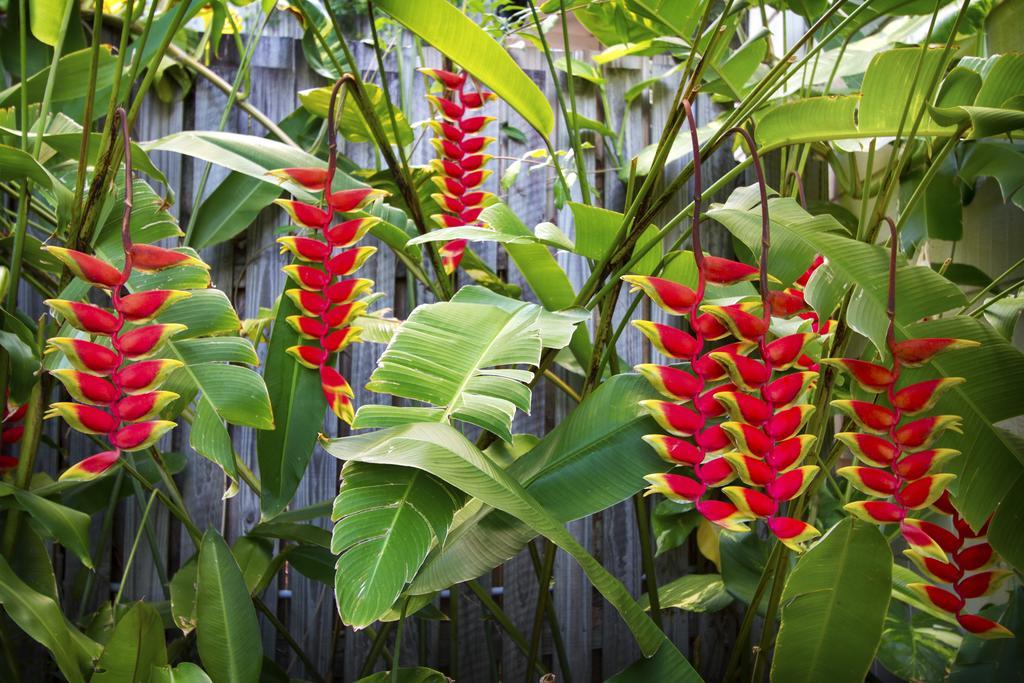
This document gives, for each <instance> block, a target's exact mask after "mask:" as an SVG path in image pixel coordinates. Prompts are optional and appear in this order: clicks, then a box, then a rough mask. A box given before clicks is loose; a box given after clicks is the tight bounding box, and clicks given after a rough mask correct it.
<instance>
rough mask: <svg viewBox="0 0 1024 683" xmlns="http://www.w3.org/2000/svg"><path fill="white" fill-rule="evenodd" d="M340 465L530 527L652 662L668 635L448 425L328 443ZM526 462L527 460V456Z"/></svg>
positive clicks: (510, 479) (558, 524) (524, 493)
mask: <svg viewBox="0 0 1024 683" xmlns="http://www.w3.org/2000/svg"><path fill="white" fill-rule="evenodd" d="M325 448H326V449H327V451H328V452H329V453H331V455H333V456H335V457H337V458H340V459H342V460H354V461H357V462H368V463H380V464H389V465H401V466H404V467H415V468H417V469H422V470H425V471H427V472H429V473H430V474H432V475H434V476H436V477H438V478H440V479H442V480H444V481H446V482H448V483H449V484H451V485H453V486H455V487H456V488H458V489H460V490H462V491H464V492H465V493H467V494H469V495H471V496H473V497H475V498H478V499H479V500H480V501H481V502H483V503H484V504H486V505H490V506H492V507H495V508H497V509H499V510H502V511H503V512H506V513H508V514H510V515H513V516H514V517H517V518H519V519H520V520H522V521H523V522H525V523H526V524H527V525H529V526H530V527H531V528H532V529H533V530H534V531H535V532H537V533H540V534H543V535H544V536H546V537H547V538H549V539H550V540H551V541H552V542H553V543H555V544H556V545H558V546H559V547H560V548H562V549H563V550H565V551H566V552H567V553H569V554H570V555H571V556H572V557H573V558H574V559H575V560H576V561H577V562H578V563H579V564H580V566H581V567H582V568H583V571H584V572H585V573H586V574H587V577H588V578H589V579H590V582H591V583H592V584H593V585H594V587H595V588H597V589H598V591H600V592H601V594H602V595H604V597H605V599H606V600H608V602H609V603H611V604H612V606H614V607H615V609H616V610H618V612H619V614H620V615H622V618H623V620H624V621H625V622H626V624H627V625H628V626H629V628H630V630H631V631H632V632H633V634H634V636H635V637H636V639H637V643H638V644H639V646H640V649H641V651H643V653H644V654H645V655H647V656H651V655H653V654H654V652H655V651H656V650H657V649H658V647H659V646H660V645H661V643H662V641H663V639H664V635H663V634H662V632H661V631H660V630H659V629H658V627H656V626H655V625H654V623H653V622H652V621H651V620H650V619H648V618H647V616H646V614H645V613H644V611H643V609H642V608H641V607H640V606H639V605H638V604H637V603H636V601H634V600H633V598H632V597H630V595H629V592H628V591H627V590H626V588H625V587H624V586H623V585H622V583H620V582H619V580H618V579H616V578H615V577H613V576H612V575H611V574H609V573H608V571H607V570H605V568H604V567H602V566H601V564H600V563H599V562H597V561H596V560H595V559H594V558H593V557H592V556H591V555H590V554H589V553H588V552H587V551H586V550H585V549H584V548H583V547H582V546H581V545H580V544H579V542H577V541H576V539H575V538H573V536H572V535H571V534H570V533H569V532H568V531H567V530H566V529H565V527H564V526H562V523H561V522H559V520H557V519H556V518H555V517H553V516H552V515H551V514H550V513H549V512H548V511H547V510H545V508H544V506H543V505H542V504H541V503H540V502H538V501H537V499H536V498H534V497H533V496H531V495H530V494H529V493H528V492H527V491H526V489H525V488H523V486H522V485H521V484H519V482H517V481H516V480H515V479H514V478H513V477H512V476H511V475H510V474H509V473H507V472H505V471H504V470H502V469H501V468H500V467H498V466H497V465H495V464H494V463H492V462H491V461H490V460H489V459H488V457H487V456H486V455H484V454H483V453H482V452H480V450H479V449H478V448H476V446H474V445H473V444H472V443H470V442H469V441H468V440H467V439H466V438H465V437H464V436H463V435H462V434H460V433H459V432H457V431H456V430H455V429H453V428H452V427H451V426H449V425H445V424H431V423H419V424H411V425H406V426H402V427H393V428H391V429H387V430H383V431H379V432H374V433H371V434H362V435H359V436H351V437H348V438H345V439H336V440H333V441H328V442H326V443H325ZM524 457H525V456H524Z"/></svg>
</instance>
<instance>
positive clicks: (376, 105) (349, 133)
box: [299, 83, 413, 146]
mask: <svg viewBox="0 0 1024 683" xmlns="http://www.w3.org/2000/svg"><path fill="white" fill-rule="evenodd" d="M363 88H364V89H365V90H366V96H367V98H368V99H369V100H370V102H369V104H370V106H371V107H373V113H374V116H375V117H376V118H377V120H379V121H380V122H381V125H382V127H383V129H384V136H385V138H386V139H387V141H388V142H390V143H391V144H392V145H396V144H398V145H403V146H405V145H409V144H412V141H413V135H412V127H411V126H410V125H409V121H408V120H407V119H406V118H405V114H403V113H402V110H401V109H395V110H394V115H395V123H396V124H397V126H398V136H397V137H395V129H394V127H392V125H391V114H390V113H388V100H387V99H386V98H385V97H384V90H383V89H382V88H381V87H380V86H379V85H376V84H375V83H364V84H363ZM332 89H333V87H332V86H329V85H328V86H324V87H322V88H311V89H309V90H300V91H299V101H300V102H302V106H303V107H305V109H306V111H308V112H309V113H311V114H314V115H316V116H318V117H320V118H322V119H326V118H327V109H328V107H329V106H330V101H331V90H332ZM336 120H337V122H338V132H339V133H340V134H341V136H342V137H343V138H345V139H346V140H351V141H352V142H373V141H374V140H373V133H372V132H371V131H370V125H369V124H368V123H367V122H366V119H365V118H363V114H362V112H361V111H360V110H359V107H358V106H357V105H356V100H355V98H354V97H346V98H345V99H344V100H343V102H342V105H341V111H339V112H338V113H337V114H336Z"/></svg>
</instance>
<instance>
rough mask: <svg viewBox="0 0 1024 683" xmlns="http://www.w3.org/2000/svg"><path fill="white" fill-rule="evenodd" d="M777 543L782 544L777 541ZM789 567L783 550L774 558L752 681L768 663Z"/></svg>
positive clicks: (761, 676) (787, 554)
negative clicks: (772, 573) (770, 585)
mask: <svg viewBox="0 0 1024 683" xmlns="http://www.w3.org/2000/svg"><path fill="white" fill-rule="evenodd" d="M777 545H780V546H781V545H782V544H781V543H777ZM788 569H789V553H788V552H786V551H785V550H783V551H782V552H780V553H779V555H778V557H777V558H776V560H775V572H774V575H773V577H772V593H771V596H770V597H769V598H768V609H767V610H766V612H765V615H764V623H763V624H762V626H761V641H760V643H759V644H758V647H757V651H756V652H755V653H754V675H753V676H751V677H750V680H752V681H761V680H764V667H765V666H766V665H767V663H768V659H769V657H768V650H769V649H770V648H771V645H772V639H773V638H774V637H775V619H776V615H777V614H778V612H779V603H781V602H782V590H783V588H784V587H785V585H786V573H787V571H788Z"/></svg>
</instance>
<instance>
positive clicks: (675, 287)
mask: <svg viewBox="0 0 1024 683" xmlns="http://www.w3.org/2000/svg"><path fill="white" fill-rule="evenodd" d="M622 279H623V280H624V281H626V282H628V283H629V284H631V285H632V286H633V287H632V290H631V291H636V290H642V291H643V292H644V294H646V295H647V296H648V297H650V299H651V301H653V302H654V303H656V304H657V305H658V306H659V307H661V308H662V309H663V310H664V311H666V312H668V313H671V314H673V315H687V314H688V313H689V312H690V309H691V308H692V307H693V305H694V304H695V303H697V293H696V292H695V291H693V290H692V289H690V288H689V287H687V286H686V285H681V284H679V283H678V282H673V281H672V280H666V279H664V278H660V277H648V276H644V275H623V276H622Z"/></svg>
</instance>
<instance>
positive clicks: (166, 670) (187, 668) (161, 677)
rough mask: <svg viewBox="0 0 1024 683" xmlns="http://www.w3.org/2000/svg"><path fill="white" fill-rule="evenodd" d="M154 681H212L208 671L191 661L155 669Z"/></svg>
mask: <svg viewBox="0 0 1024 683" xmlns="http://www.w3.org/2000/svg"><path fill="white" fill-rule="evenodd" d="M152 681H153V683H210V677H209V676H207V675H206V672H205V671H203V670H202V669H200V668H199V667H198V666H196V665H195V664H193V663H191V662H182V663H181V664H179V665H178V666H176V667H174V668H171V667H170V666H159V667H156V668H154V669H153V678H152Z"/></svg>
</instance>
